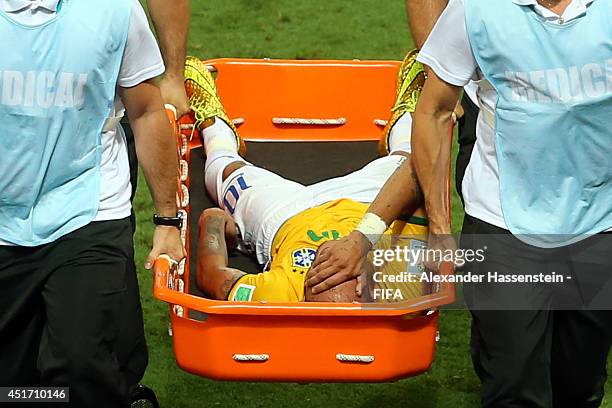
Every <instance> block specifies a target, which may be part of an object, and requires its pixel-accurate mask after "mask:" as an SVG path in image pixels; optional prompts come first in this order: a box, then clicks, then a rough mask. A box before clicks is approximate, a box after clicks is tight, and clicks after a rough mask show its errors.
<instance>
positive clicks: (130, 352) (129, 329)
mask: <svg viewBox="0 0 612 408" xmlns="http://www.w3.org/2000/svg"><path fill="white" fill-rule="evenodd" d="M129 1H131V0H129ZM147 4H148V8H149V12H150V14H151V20H152V22H153V26H154V27H155V31H156V32H157V39H158V41H159V46H160V48H161V52H162V56H163V59H164V65H165V67H166V70H165V72H164V75H163V78H162V79H161V81H160V82H159V88H160V91H161V94H162V99H163V101H164V103H165V104H170V105H172V106H174V107H175V108H176V110H177V115H178V116H179V117H180V116H182V115H184V114H186V113H187V112H189V100H188V99H187V93H186V92H185V85H184V71H185V57H186V49H187V36H188V33H189V18H190V10H189V0H174V1H167V0H148V1H147ZM147 34H148V33H147ZM151 50H155V51H156V52H157V49H156V48H151V47H150V46H147V47H144V49H143V50H139V51H138V52H140V53H147V52H149V53H150V51H151ZM159 62H160V61H159V56H158V55H156V59H155V60H154V65H155V66H157V65H158V64H159ZM145 66H146V64H145ZM151 68H155V67H153V66H152V67H151ZM153 71H154V72H153V73H156V74H158V73H161V70H159V69H153ZM122 122H123V123H122V125H121V126H119V127H118V128H117V129H116V132H119V133H124V134H125V136H122V137H125V139H126V141H127V151H128V161H129V169H130V186H131V200H133V199H134V196H135V194H136V188H137V182H138V157H137V154H136V145H135V143H134V134H133V132H132V129H131V127H130V126H129V124H128V120H127V118H124V119H123V120H122ZM131 221H132V228H133V230H134V231H135V230H136V215H135V213H134V212H133V211H132V217H131ZM126 285H127V290H128V291H131V292H133V295H132V296H128V297H127V299H126V301H127V302H128V304H126V305H125V308H124V313H123V318H122V322H121V327H120V335H119V341H118V342H117V345H116V350H117V357H118V358H119V362H120V363H121V367H122V372H123V373H124V374H125V375H126V376H127V380H128V382H129V383H130V384H132V385H133V386H136V385H137V384H138V383H139V382H140V381H141V380H142V377H143V376H144V373H145V369H146V367H147V364H148V361H149V353H148V349H147V344H146V339H145V333H144V325H143V318H142V306H141V304H140V296H139V286H138V274H137V269H136V263H135V261H134V260H133V259H132V260H131V262H128V265H127V272H126ZM142 388H143V386H138V387H134V389H133V394H134V398H138V395H136V394H142V393H143V392H144V390H143V389H142Z"/></svg>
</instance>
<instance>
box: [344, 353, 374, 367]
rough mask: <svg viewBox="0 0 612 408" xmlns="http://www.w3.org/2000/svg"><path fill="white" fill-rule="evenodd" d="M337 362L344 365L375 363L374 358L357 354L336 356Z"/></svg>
mask: <svg viewBox="0 0 612 408" xmlns="http://www.w3.org/2000/svg"><path fill="white" fill-rule="evenodd" d="M336 360H338V361H341V362H343V363H364V364H370V363H373V362H374V356H360V355H357V354H341V353H338V354H336Z"/></svg>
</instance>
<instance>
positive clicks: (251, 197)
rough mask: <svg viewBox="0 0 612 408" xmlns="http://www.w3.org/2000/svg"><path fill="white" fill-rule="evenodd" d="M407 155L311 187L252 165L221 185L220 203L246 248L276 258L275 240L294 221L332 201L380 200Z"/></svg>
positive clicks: (261, 259)
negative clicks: (308, 211)
mask: <svg viewBox="0 0 612 408" xmlns="http://www.w3.org/2000/svg"><path fill="white" fill-rule="evenodd" d="M404 160H405V157H404V156H400V155H392V156H385V157H381V158H380V159H377V160H374V161H373V162H371V163H369V164H367V165H366V166H365V167H363V168H362V169H360V170H357V171H355V172H353V173H351V174H348V175H346V176H343V177H337V178H333V179H330V180H325V181H322V182H320V183H317V184H313V185H311V186H304V185H302V184H299V183H296V182H293V181H290V180H287V179H285V178H283V177H281V176H279V175H278V174H275V173H272V172H270V171H268V170H265V169H262V168H259V167H255V166H251V165H247V166H244V167H242V168H240V169H238V170H236V171H235V172H233V173H232V174H231V175H230V176H229V177H228V178H227V179H226V180H225V181H224V182H223V184H222V185H221V186H220V187H221V188H220V189H218V192H219V205H220V206H221V208H223V209H224V210H225V211H227V212H228V214H230V215H231V216H232V217H233V219H234V220H235V221H236V224H237V225H238V229H239V231H240V234H241V241H242V242H241V249H242V250H246V251H248V252H250V253H254V254H255V255H256V256H257V260H258V261H259V263H260V264H262V265H265V264H267V263H268V262H269V260H270V250H271V246H272V241H273V240H274V237H275V236H276V233H277V232H278V230H279V229H280V228H281V226H282V225H283V224H284V223H285V221H287V220H288V219H289V218H291V217H293V216H294V215H296V214H299V213H300V212H302V211H304V210H307V209H309V208H313V207H317V206H319V205H322V204H325V203H327V202H329V201H334V200H338V199H341V198H348V199H351V200H354V201H358V202H362V203H371V202H372V201H374V199H375V198H376V196H377V195H378V192H379V191H380V189H381V188H382V186H383V185H384V184H385V182H386V181H387V179H388V178H389V177H390V176H391V174H393V172H394V171H395V169H397V168H398V167H399V166H400V165H401V164H402V163H403V161H404Z"/></svg>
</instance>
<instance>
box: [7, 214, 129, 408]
mask: <svg viewBox="0 0 612 408" xmlns="http://www.w3.org/2000/svg"><path fill="white" fill-rule="evenodd" d="M132 247H133V243H132V233H131V226H130V222H129V219H124V220H117V221H103V222H92V223H90V224H89V225H87V226H85V227H83V228H80V229H78V230H77V231H74V232H72V233H70V234H67V235H66V236H64V237H62V238H60V239H58V240H57V241H55V242H53V243H50V244H46V245H42V246H39V247H34V248H26V247H11V246H2V247H0V310H1V313H0V386H69V387H70V400H71V403H70V404H69V405H62V406H71V407H79V408H80V407H100V408H103V407H109V408H110V407H112V408H116V407H121V406H125V405H126V404H127V393H128V384H127V381H126V379H125V377H124V376H123V375H121V368H120V364H119V361H118V359H117V355H116V353H115V351H114V348H115V345H116V342H117V339H118V337H119V326H120V323H121V321H122V320H121V319H122V314H123V310H122V308H123V307H124V305H125V303H126V300H125V297H126V296H128V295H129V293H128V292H127V291H126V266H127V263H128V261H129V260H130V259H131V258H132Z"/></svg>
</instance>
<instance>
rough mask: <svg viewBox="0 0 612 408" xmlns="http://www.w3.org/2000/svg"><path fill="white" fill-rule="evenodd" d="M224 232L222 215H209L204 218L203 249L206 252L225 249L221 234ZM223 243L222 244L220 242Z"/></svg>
mask: <svg viewBox="0 0 612 408" xmlns="http://www.w3.org/2000/svg"><path fill="white" fill-rule="evenodd" d="M224 233H225V220H224V219H223V217H219V216H211V217H209V218H208V219H207V220H206V226H205V229H204V242H205V247H204V250H205V251H206V253H208V254H212V253H220V252H223V251H226V250H227V249H226V248H224V242H223V241H224V239H223V235H222V234H224ZM222 243H223V244H222Z"/></svg>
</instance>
